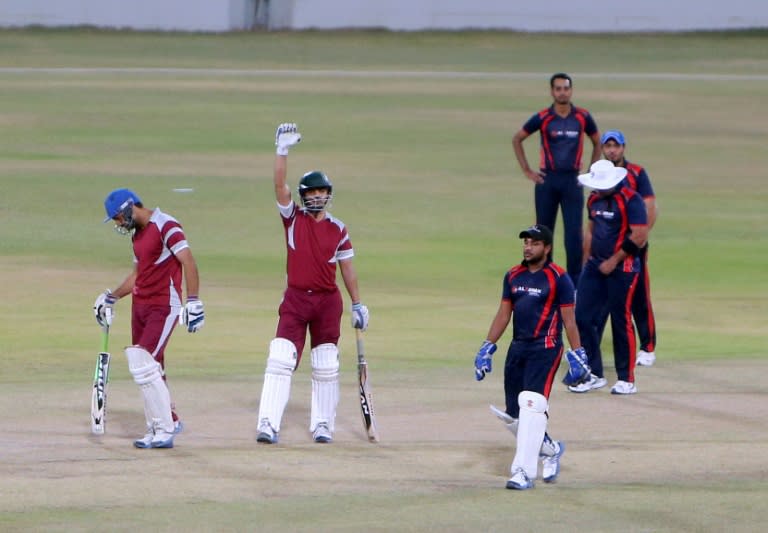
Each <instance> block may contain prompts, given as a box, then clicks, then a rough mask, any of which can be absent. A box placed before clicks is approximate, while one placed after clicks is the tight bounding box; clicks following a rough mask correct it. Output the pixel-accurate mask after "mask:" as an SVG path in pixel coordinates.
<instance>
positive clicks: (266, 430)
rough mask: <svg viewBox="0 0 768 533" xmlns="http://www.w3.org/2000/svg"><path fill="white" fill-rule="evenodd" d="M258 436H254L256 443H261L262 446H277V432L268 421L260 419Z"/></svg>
mask: <svg viewBox="0 0 768 533" xmlns="http://www.w3.org/2000/svg"><path fill="white" fill-rule="evenodd" d="M257 431H258V435H257V436H256V442H263V443H264V444H277V439H278V435H277V431H275V429H274V428H273V427H272V424H270V423H269V420H267V419H266V418H262V419H261V422H259V429H258V430H257Z"/></svg>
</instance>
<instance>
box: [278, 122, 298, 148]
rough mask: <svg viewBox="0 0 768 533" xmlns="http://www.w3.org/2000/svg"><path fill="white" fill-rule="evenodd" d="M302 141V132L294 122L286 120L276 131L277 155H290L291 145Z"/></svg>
mask: <svg viewBox="0 0 768 533" xmlns="http://www.w3.org/2000/svg"><path fill="white" fill-rule="evenodd" d="M299 142H301V133H299V131H298V129H297V128H296V124H295V123H293V122H285V123H283V124H280V125H279V126H278V127H277V131H276V132H275V146H277V155H288V150H289V149H290V148H291V146H293V145H295V144H298V143H299Z"/></svg>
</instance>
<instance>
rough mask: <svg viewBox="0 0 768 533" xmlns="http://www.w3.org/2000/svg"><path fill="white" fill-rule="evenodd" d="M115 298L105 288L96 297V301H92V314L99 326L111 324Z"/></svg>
mask: <svg viewBox="0 0 768 533" xmlns="http://www.w3.org/2000/svg"><path fill="white" fill-rule="evenodd" d="M116 301H117V298H116V297H115V295H113V294H112V291H110V290H109V289H107V290H105V291H104V292H102V293H101V294H99V295H98V296H97V297H96V301H95V302H93V314H94V316H95V317H96V322H97V323H98V324H99V326H101V327H102V328H104V327H109V326H111V325H112V315H113V314H114V306H115V302H116Z"/></svg>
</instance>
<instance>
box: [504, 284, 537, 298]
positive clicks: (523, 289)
mask: <svg viewBox="0 0 768 533" xmlns="http://www.w3.org/2000/svg"><path fill="white" fill-rule="evenodd" d="M519 292H524V293H527V294H529V295H531V296H541V293H542V292H543V291H542V290H541V289H539V288H537V287H526V286H524V285H516V286H514V287H512V293H513V294H517V293H519Z"/></svg>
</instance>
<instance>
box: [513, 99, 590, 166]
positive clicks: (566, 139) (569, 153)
mask: <svg viewBox="0 0 768 533" xmlns="http://www.w3.org/2000/svg"><path fill="white" fill-rule="evenodd" d="M523 130H525V132H526V133H528V134H529V135H530V134H532V133H533V132H535V131H540V134H541V158H540V161H539V168H541V169H542V170H545V171H555V172H556V171H560V172H569V171H570V172H573V171H578V170H579V169H580V168H581V155H582V152H583V151H584V142H583V140H584V139H583V138H584V134H587V135H592V134H594V133H597V124H596V123H595V120H594V119H593V118H592V115H590V114H589V111H587V110H586V109H584V108H583V107H576V106H571V112H570V113H569V114H568V116H567V117H565V118H563V117H561V116H560V115H558V114H557V113H555V106H554V105H552V106H550V107H548V108H546V109H542V110H541V111H539V112H538V113H536V114H535V115H533V116H532V117H531V118H529V119H528V122H526V123H525V124H523Z"/></svg>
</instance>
